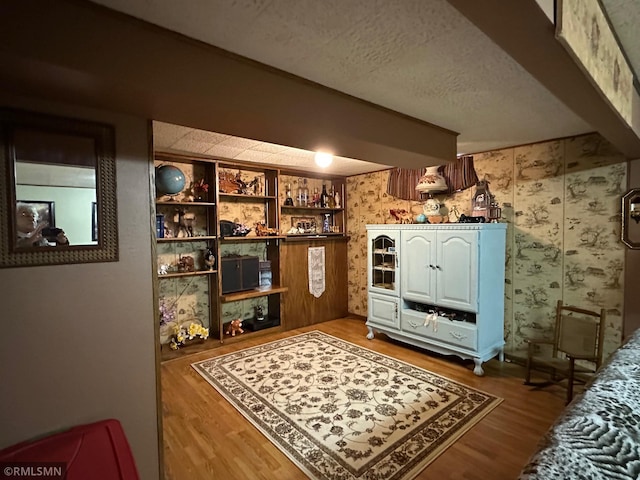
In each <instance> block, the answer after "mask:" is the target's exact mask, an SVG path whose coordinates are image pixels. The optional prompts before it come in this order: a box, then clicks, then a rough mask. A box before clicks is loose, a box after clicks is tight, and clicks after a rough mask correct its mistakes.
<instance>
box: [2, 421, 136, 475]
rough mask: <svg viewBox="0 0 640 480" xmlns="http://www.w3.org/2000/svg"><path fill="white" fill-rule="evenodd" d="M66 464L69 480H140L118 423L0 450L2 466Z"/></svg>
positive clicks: (82, 427) (78, 429)
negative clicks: (40, 463) (32, 463)
mask: <svg viewBox="0 0 640 480" xmlns="http://www.w3.org/2000/svg"><path fill="white" fill-rule="evenodd" d="M12 462H15V463H20V464H23V462H63V463H64V464H65V465H66V474H67V475H66V477H65V478H66V480H86V479H92V480H138V479H139V477H138V471H137V469H136V464H135V461H134V459H133V455H132V453H131V449H130V447H129V442H127V438H126V437H125V434H124V431H123V430H122V426H121V425H120V422H119V421H118V420H113V419H110V420H103V421H100V422H96V423H91V424H88V425H80V426H77V427H74V428H71V429H70V430H66V431H64V432H60V433H56V434H53V435H50V436H48V437H45V438H41V439H38V440H33V441H27V442H22V443H19V444H17V445H13V446H11V447H8V448H5V449H4V450H0V463H2V464H3V466H5V465H10V464H11V463H12Z"/></svg>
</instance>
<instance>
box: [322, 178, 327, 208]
mask: <svg viewBox="0 0 640 480" xmlns="http://www.w3.org/2000/svg"><path fill="white" fill-rule="evenodd" d="M328 204H329V194H328V193H327V186H326V185H325V184H324V183H323V184H322V193H321V194H320V208H327V205H328Z"/></svg>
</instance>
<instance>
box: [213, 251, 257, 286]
mask: <svg viewBox="0 0 640 480" xmlns="http://www.w3.org/2000/svg"><path fill="white" fill-rule="evenodd" d="M259 268H260V258H259V257H252V256H250V255H243V256H240V255H234V256H227V257H222V259H221V269H222V293H223V294H224V293H232V292H241V291H243V290H251V289H254V288H256V287H258V286H259V285H260V273H259Z"/></svg>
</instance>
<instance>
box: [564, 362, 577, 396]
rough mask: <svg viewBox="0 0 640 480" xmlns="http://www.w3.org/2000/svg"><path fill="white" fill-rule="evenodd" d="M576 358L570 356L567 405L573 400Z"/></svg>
mask: <svg viewBox="0 0 640 480" xmlns="http://www.w3.org/2000/svg"><path fill="white" fill-rule="evenodd" d="M575 362H576V361H575V359H574V358H573V357H569V378H567V382H569V384H568V385H567V403H566V404H567V405H569V403H570V402H571V400H573V371H574V368H575Z"/></svg>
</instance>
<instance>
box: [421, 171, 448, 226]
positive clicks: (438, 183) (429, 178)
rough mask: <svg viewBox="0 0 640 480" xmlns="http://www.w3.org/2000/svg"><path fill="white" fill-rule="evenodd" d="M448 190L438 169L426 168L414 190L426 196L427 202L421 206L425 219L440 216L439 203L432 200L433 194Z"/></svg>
mask: <svg viewBox="0 0 640 480" xmlns="http://www.w3.org/2000/svg"><path fill="white" fill-rule="evenodd" d="M448 189H449V186H448V185H447V181H446V180H445V178H444V177H443V176H442V174H441V173H440V167H438V166H436V167H427V169H426V171H425V173H424V175H423V176H422V177H420V181H419V182H418V185H416V190H417V191H418V192H420V193H421V194H423V193H425V194H427V195H428V197H429V198H427V201H426V202H425V204H424V206H423V211H424V214H425V215H426V216H427V217H430V216H434V215H440V202H438V201H437V200H436V199H435V198H433V193H435V192H444V191H446V190H448Z"/></svg>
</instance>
